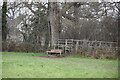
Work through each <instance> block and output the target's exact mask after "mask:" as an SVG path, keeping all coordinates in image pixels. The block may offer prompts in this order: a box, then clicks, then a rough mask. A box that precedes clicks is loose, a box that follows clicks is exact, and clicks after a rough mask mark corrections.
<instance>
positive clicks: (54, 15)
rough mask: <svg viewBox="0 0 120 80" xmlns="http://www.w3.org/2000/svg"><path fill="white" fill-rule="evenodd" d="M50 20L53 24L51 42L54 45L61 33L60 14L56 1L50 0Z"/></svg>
mask: <svg viewBox="0 0 120 80" xmlns="http://www.w3.org/2000/svg"><path fill="white" fill-rule="evenodd" d="M49 20H50V25H51V43H52V46H53V45H54V44H56V42H57V40H58V39H59V35H60V31H61V30H60V27H61V25H60V15H59V9H58V5H57V3H56V2H50V4H49Z"/></svg>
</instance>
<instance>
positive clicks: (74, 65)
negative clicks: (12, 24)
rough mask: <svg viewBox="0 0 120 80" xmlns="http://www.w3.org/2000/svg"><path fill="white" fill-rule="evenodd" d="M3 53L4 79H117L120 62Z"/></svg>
mask: <svg viewBox="0 0 120 80" xmlns="http://www.w3.org/2000/svg"><path fill="white" fill-rule="evenodd" d="M33 55H34V53H30V54H29V53H23V54H21V53H17V54H16V53H14V52H11V53H8V52H4V53H3V64H2V70H3V72H2V77H3V78H117V77H118V61H117V60H106V59H90V58H74V57H65V58H43V57H39V56H43V55H44V54H35V55H34V56H33Z"/></svg>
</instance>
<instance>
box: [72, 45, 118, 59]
mask: <svg viewBox="0 0 120 80" xmlns="http://www.w3.org/2000/svg"><path fill="white" fill-rule="evenodd" d="M72 55H76V56H81V57H91V58H95V59H118V52H117V50H115V49H111V48H110V47H107V46H102V47H99V48H94V49H92V50H89V49H84V48H80V49H79V50H78V51H76V52H73V54H72Z"/></svg>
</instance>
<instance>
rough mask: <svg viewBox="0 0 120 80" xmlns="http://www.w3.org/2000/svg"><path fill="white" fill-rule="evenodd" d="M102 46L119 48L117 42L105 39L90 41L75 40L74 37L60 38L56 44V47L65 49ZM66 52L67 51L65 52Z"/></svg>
mask: <svg viewBox="0 0 120 80" xmlns="http://www.w3.org/2000/svg"><path fill="white" fill-rule="evenodd" d="M102 46H106V47H109V48H111V49H115V50H117V49H118V47H117V42H105V41H89V40H74V39H59V40H58V41H57V43H56V44H55V45H54V48H56V47H57V48H61V49H64V50H65V51H71V50H72V49H73V48H74V49H75V50H78V49H79V48H83V47H86V48H99V47H102ZM65 53H66V52H65Z"/></svg>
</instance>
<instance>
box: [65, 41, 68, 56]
mask: <svg viewBox="0 0 120 80" xmlns="http://www.w3.org/2000/svg"><path fill="white" fill-rule="evenodd" d="M67 42H68V41H67V39H66V40H65V54H66V50H67Z"/></svg>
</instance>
